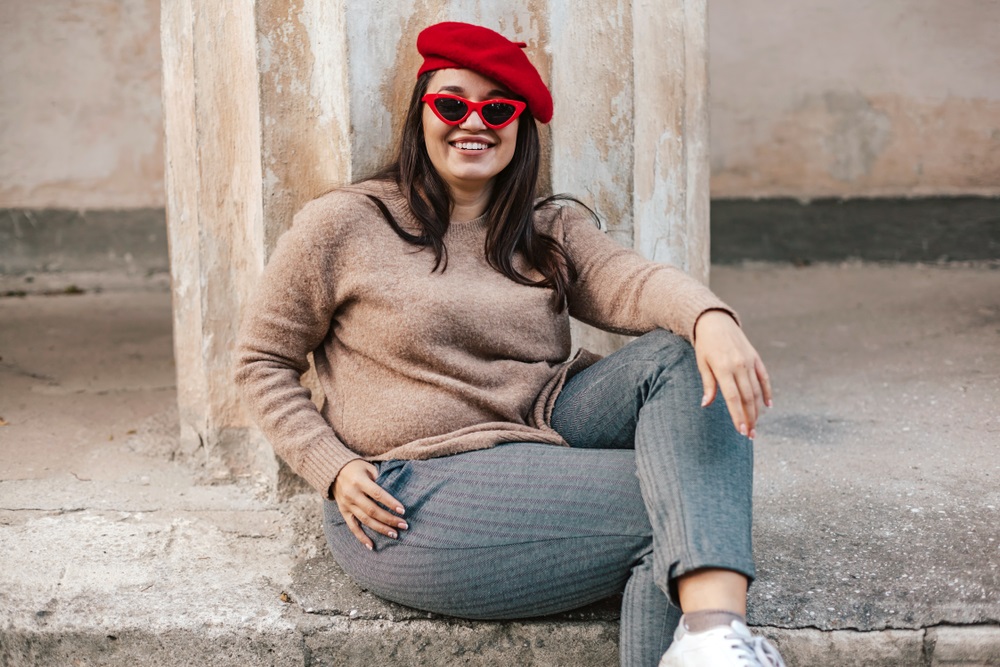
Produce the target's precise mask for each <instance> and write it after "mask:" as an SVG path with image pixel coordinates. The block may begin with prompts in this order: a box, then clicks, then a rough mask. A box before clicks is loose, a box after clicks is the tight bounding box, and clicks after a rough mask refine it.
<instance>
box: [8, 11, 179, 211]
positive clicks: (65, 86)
mask: <svg viewBox="0 0 1000 667" xmlns="http://www.w3.org/2000/svg"><path fill="white" fill-rule="evenodd" d="M159 24H160V1H159V0H58V1H55V2H53V1H51V0H49V1H34V2H29V1H25V0H5V1H4V2H0V208H3V207H11V208H13V207H22V208H45V207H60V208H72V209H75V208H138V207H159V206H163V140H162V138H163V130H162V122H163V117H162V113H161V110H160V37H159V35H160V25H159Z"/></svg>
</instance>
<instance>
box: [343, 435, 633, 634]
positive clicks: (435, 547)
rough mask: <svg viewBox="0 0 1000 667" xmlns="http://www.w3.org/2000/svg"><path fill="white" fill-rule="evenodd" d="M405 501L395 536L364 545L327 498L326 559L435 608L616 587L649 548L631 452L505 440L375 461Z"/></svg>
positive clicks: (472, 608)
mask: <svg viewBox="0 0 1000 667" xmlns="http://www.w3.org/2000/svg"><path fill="white" fill-rule="evenodd" d="M377 482H378V484H379V485H380V486H382V487H383V488H385V489H386V490H387V491H389V493H391V494H392V495H393V496H394V497H396V498H397V499H399V500H400V502H402V503H403V505H404V506H405V507H406V520H407V522H408V524H409V526H410V527H409V530H406V531H401V532H400V536H399V539H398V540H392V539H389V538H387V537H384V536H382V535H377V534H374V533H372V532H371V531H368V534H369V536H370V537H371V538H372V539H373V541H374V542H375V550H374V552H369V551H368V550H367V549H365V548H364V546H362V544H361V543H360V542H358V540H357V539H356V538H355V537H354V536H353V535H351V533H350V531H349V530H348V529H347V527H346V525H344V521H343V518H342V517H341V515H340V513H339V512H338V510H337V507H336V504H335V503H333V502H330V501H327V503H326V513H325V522H324V523H325V528H326V533H327V539H328V542H329V544H330V547H331V550H332V552H333V554H334V557H335V558H336V559H337V561H338V562H339V563H340V565H341V566H342V567H343V568H344V569H345V570H346V571H347V573H348V574H350V575H351V576H352V577H353V578H354V579H355V580H356V581H358V583H360V584H361V585H362V586H364V587H365V588H367V589H369V590H370V591H372V592H373V593H376V594H378V595H380V596H382V597H385V598H387V599H390V600H393V601H396V602H399V603H402V604H405V605H408V606H411V607H416V608H418V609H425V610H428V611H433V612H437V613H442V614H449V615H452V616H459V617H463V618H473V619H509V618H524V617H529V616H541V615H545V614H551V613H556V612H560V611H567V610H570V609H574V608H577V607H580V606H582V605H585V604H588V603H591V602H595V601H597V600H601V599H603V598H605V597H608V596H610V595H613V594H615V593H619V592H621V591H622V589H623V588H624V587H625V584H626V582H627V581H628V579H629V574H630V569H631V567H632V565H633V564H635V563H637V562H641V561H643V560H644V559H646V558H647V556H648V555H649V553H650V551H651V544H652V539H651V528H650V526H649V522H648V520H647V518H646V513H645V510H644V508H643V501H642V497H641V495H640V493H639V484H638V480H637V479H636V477H635V453H634V452H632V451H626V450H621V451H609V450H604V451H600V450H582V449H579V450H577V449H571V448H568V447H554V446H552V445H541V444H534V443H512V444H505V445H500V446H497V447H494V448H492V449H486V450H480V451H472V452H466V453H463V454H457V455H454V456H447V457H442V458H437V459H431V460H428V461H390V462H388V463H382V464H380V465H379V476H378V479H377Z"/></svg>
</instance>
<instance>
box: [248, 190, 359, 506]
mask: <svg viewBox="0 0 1000 667" xmlns="http://www.w3.org/2000/svg"><path fill="white" fill-rule="evenodd" d="M333 213H334V212H332V211H331V206H330V205H329V204H326V205H324V204H323V202H322V200H318V201H317V202H312V203H310V204H309V205H307V206H306V207H305V208H304V209H303V210H302V211H301V212H300V213H299V214H298V215H296V217H295V222H294V224H293V226H292V228H291V229H290V230H289V231H287V232H286V233H285V234H284V235H283V236H282V237H281V239H280V240H279V242H278V245H277V247H276V248H275V251H274V253H273V255H272V257H271V260H270V261H269V262H268V265H267V267H266V268H265V270H264V273H263V276H262V277H261V280H260V283H259V284H258V285H257V289H256V292H255V294H254V297H253V299H252V300H251V301H250V302H249V303H248V304H246V306H245V307H244V309H243V320H242V324H241V327H240V335H239V340H238V344H237V362H236V374H235V379H236V383H237V385H238V387H239V389H240V393H241V395H242V398H243V403H244V405H245V406H246V407H247V410H248V412H249V413H250V415H251V416H252V417H253V418H254V420H255V421H256V423H257V424H258V425H259V426H260V428H261V430H262V431H263V432H264V435H265V436H267V439H268V440H269V441H270V442H271V444H272V446H273V447H274V450H275V452H276V453H277V454H278V455H279V456H280V457H281V458H282V459H284V460H285V461H286V462H287V463H288V465H289V466H291V468H292V469H293V470H294V471H295V472H296V473H298V474H299V475H301V476H302V477H304V478H305V479H306V481H307V482H309V484H310V485H311V486H312V487H313V488H315V489H316V490H317V491H319V492H320V493H322V494H324V495H328V494H329V490H330V487H331V485H332V484H333V480H334V478H335V477H336V475H337V472H338V471H339V470H340V469H341V468H342V467H343V466H344V465H345V464H346V463H347V462H349V461H351V460H353V459H356V458H358V455H357V454H356V453H354V452H352V451H351V450H350V449H349V448H347V447H346V446H345V445H344V443H342V442H341V441H340V439H339V438H338V437H337V435H336V434H335V433H334V431H333V429H332V428H331V427H330V425H329V424H327V422H326V420H325V419H323V417H322V415H320V413H319V411H318V410H317V409H316V406H315V405H314V404H313V402H312V400H311V399H310V392H309V390H308V389H306V388H305V387H303V386H302V384H301V383H300V382H299V379H300V377H301V375H302V373H304V372H305V371H306V370H308V368H309V361H308V355H309V353H310V352H312V351H313V350H314V349H316V348H317V347H318V346H319V345H321V344H322V342H323V340H324V339H325V338H326V336H327V334H328V333H329V330H330V326H331V321H332V317H333V312H334V310H335V309H336V290H335V285H334V276H335V275H336V272H335V266H334V263H335V257H336V253H337V238H336V235H335V229H334V224H333V220H334V219H335V218H334V217H333Z"/></svg>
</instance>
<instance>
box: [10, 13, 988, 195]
mask: <svg viewBox="0 0 1000 667" xmlns="http://www.w3.org/2000/svg"><path fill="white" fill-rule="evenodd" d="M590 1H591V2H594V0H590ZM159 4H160V3H159V0H118V1H112V0H61V1H59V2H52V1H45V2H41V1H40V2H3V3H0V208H32V209H38V208H69V209H81V208H82V209H109V208H143V207H161V206H163V205H164V194H163V147H162V135H163V132H162V111H161V107H160V46H159V45H160V42H159V27H158V23H159ZM291 4H294V3H291ZM360 4H362V3H359V5H360ZM376 4H379V3H364V6H365V7H369V5H376ZM404 4H407V5H411V4H413V3H412V2H408V3H404ZM528 4H530V3H528ZM587 4H588V3H587V2H584V3H563V5H565V8H564V9H563V10H561V11H562V13H563V16H562V18H560V15H559V13H558V12H552V19H551V21H552V26H551V32H552V37H553V39H556V38H558V37H559V35H560V34H566V32H565V31H564V30H563V31H560V28H561V27H562V25H569V24H570V23H571V22H572V21H579V20H581V18H582V17H583V15H585V14H586V12H585V11H583V9H585V7H586V5H587ZM633 4H637V3H631V2H626V1H624V0H623V1H622V2H619V3H618V5H620V8H619V10H620V11H618V12H617V13H616V12H610V13H607V14H606V15H602V16H601V17H600V18H601V19H602V20H603V21H604V22H605V23H606V27H605V31H606V34H607V36H608V39H609V40H610V39H626V40H627V39H629V38H630V36H629V35H623V34H621V32H620V28H621V25H622V22H621V15H627V14H628V13H629V11H630V6H631V5H633ZM494 5H496V7H495V6H494ZM525 6H527V5H525ZM470 7H473V8H472V9H470V10H469V11H468V12H467V13H468V14H469V15H468V16H464V17H462V18H465V19H478V20H483V21H486V22H490V20H491V18H492V17H493V14H494V13H496V12H499V10H498V9H497V7H499V4H497V3H490V2H479V3H470ZM578 8H580V9H578ZM494 10H496V12H495V11H494ZM366 13H367V14H368V15H369V16H370V17H371V21H370V24H369V25H367V28H365V29H366V30H368V32H369V34H372V35H374V34H383V33H384V34H389V35H395V36H401V35H404V34H405V35H411V34H413V33H414V28H415V27H414V26H399V25H387V24H386V23H385V22H384V17H383V18H382V19H380V17H379V13H378V12H374V11H369V10H366ZM508 13H509V14H510V16H507V15H506V14H504V15H503V16H501V17H500V18H498V19H497V20H496V21H495V22H494V23H495V24H496V25H497V27H499V28H501V29H507V30H512V31H513V32H515V33H519V32H522V31H524V29H525V26H522V25H515V23H516V22H517V21H518V20H520V19H518V17H517V16H515V15H514V14H516V12H508ZM522 13H525V12H522ZM709 14H710V15H709V34H710V68H711V81H712V83H711V98H712V102H711V119H712V147H711V150H712V170H713V175H712V194H713V196H714V197H724V198H730V197H773V196H787V197H794V198H799V199H806V198H813V197H822V196H837V197H859V196H915V195H916V196H920V195H956V194H977V195H987V196H996V195H998V194H1000V56H998V53H1000V52H998V51H997V49H996V48H995V46H994V42H995V35H997V34H1000V3H992V2H981V1H979V0H953V1H951V2H947V3H942V2H935V1H934V0H885V1H884V2H878V3H873V2H865V1H864V0H841V1H839V2H832V1H831V0H712V1H711V2H710V4H709ZM498 16H500V14H498ZM435 18H438V17H436V16H435ZM440 18H444V17H443V16H442V17H440ZM563 21H565V22H566V23H565V24H562V23H561V22H563ZM557 23H560V24H561V25H556V24H557ZM356 29H359V30H360V29H362V26H360V25H359V27H358V28H356ZM369 43H370V45H371V48H372V49H375V48H376V47H377V46H378V44H379V43H381V40H375V39H372V40H370V42H369ZM280 55H281V53H280V52H276V53H275V54H274V56H275V57H279V56H280ZM393 57H396V58H398V59H400V65H402V66H411V65H413V64H414V63H415V62H416V61H415V59H414V56H413V54H412V53H408V52H405V51H400V52H399V54H398V55H395V56H393ZM578 57H580V58H581V59H585V58H586V55H580V56H578ZM561 67H562V66H561ZM562 69H564V70H566V69H570V70H571V69H572V68H566V67H562ZM606 74H607V75H608V76H609V77H613V76H614V72H607V73H606ZM387 94H388V95H389V97H386V95H387ZM372 96H373V97H372V100H371V102H372V105H373V108H379V107H382V106H384V105H385V104H386V103H391V102H393V101H394V99H393V98H392V94H391V93H390V92H387V91H384V90H373V91H372ZM598 101H599V100H588V99H586V96H585V95H582V94H581V96H580V98H579V104H580V108H581V109H582V110H583V111H585V112H588V113H594V112H602V113H603V112H605V111H606V108H607V107H608V105H606V104H604V103H601V104H598ZM612 101H613V100H612ZM384 117H385V112H380V113H377V114H374V115H373V116H372V117H371V121H370V122H377V123H382V122H384ZM559 122H560V119H558V118H557V120H556V123H559ZM624 139H627V138H624ZM636 141H642V138H641V137H636ZM596 148H597V150H598V152H597V153H596V155H592V154H590V153H588V154H587V159H588V160H591V159H594V158H595V156H596V157H598V158H599V157H600V156H601V155H602V154H605V153H606V154H607V155H609V156H611V157H612V158H613V159H617V158H616V157H615V156H619V157H620V155H621V154H622V153H623V152H627V151H628V150H630V149H629V148H628V146H626V145H625V144H624V143H622V144H614V145H608V146H604V147H596ZM588 150H589V149H588ZM602 151H604V153H602ZM368 166H370V165H368V164H367V163H362V164H358V165H357V167H358V169H362V170H363V169H364V168H365V167H368ZM598 187H599V188H602V189H604V190H606V188H603V185H601V184H598ZM595 194H597V195H598V196H599V197H609V196H612V195H610V194H608V193H607V192H603V193H601V192H598V193H595Z"/></svg>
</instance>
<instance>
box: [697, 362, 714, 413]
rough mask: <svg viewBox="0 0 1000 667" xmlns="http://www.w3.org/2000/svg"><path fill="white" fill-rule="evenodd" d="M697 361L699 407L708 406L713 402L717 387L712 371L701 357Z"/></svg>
mask: <svg viewBox="0 0 1000 667" xmlns="http://www.w3.org/2000/svg"><path fill="white" fill-rule="evenodd" d="M697 359H698V372H699V373H701V386H702V395H701V407H705V406H706V405H710V404H711V403H712V401H713V400H715V392H716V389H717V385H716V383H715V375H714V374H713V373H712V369H711V368H710V367H709V365H708V363H707V362H706V361H704V360H703V359H702V358H701V357H697Z"/></svg>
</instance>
